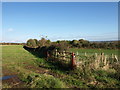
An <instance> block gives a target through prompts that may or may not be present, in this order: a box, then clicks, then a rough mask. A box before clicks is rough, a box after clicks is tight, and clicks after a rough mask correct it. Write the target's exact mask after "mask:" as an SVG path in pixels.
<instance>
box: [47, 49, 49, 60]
mask: <svg viewBox="0 0 120 90" xmlns="http://www.w3.org/2000/svg"><path fill="white" fill-rule="evenodd" d="M49 56H50V55H49V52H48V51H47V60H48V58H49Z"/></svg>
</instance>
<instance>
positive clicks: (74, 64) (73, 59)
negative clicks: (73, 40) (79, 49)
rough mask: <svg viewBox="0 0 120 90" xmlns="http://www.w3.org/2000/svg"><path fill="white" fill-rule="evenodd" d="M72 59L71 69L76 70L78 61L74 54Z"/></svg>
mask: <svg viewBox="0 0 120 90" xmlns="http://www.w3.org/2000/svg"><path fill="white" fill-rule="evenodd" d="M71 56H72V58H71V68H72V69H74V68H75V67H76V60H75V54H74V53H72V55H71Z"/></svg>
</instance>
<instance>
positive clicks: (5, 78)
mask: <svg viewBox="0 0 120 90" xmlns="http://www.w3.org/2000/svg"><path fill="white" fill-rule="evenodd" d="M12 77H16V75H9V76H4V77H0V80H7V79H10V78H12Z"/></svg>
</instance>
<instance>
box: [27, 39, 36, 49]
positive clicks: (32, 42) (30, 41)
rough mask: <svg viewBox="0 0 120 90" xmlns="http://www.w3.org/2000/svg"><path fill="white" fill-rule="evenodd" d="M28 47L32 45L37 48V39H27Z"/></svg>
mask: <svg viewBox="0 0 120 90" xmlns="http://www.w3.org/2000/svg"><path fill="white" fill-rule="evenodd" d="M26 45H27V46H28V47H32V48H36V47H37V44H36V40H35V39H29V40H28V41H27V44H26Z"/></svg>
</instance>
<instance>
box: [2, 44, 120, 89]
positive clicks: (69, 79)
mask: <svg viewBox="0 0 120 90" xmlns="http://www.w3.org/2000/svg"><path fill="white" fill-rule="evenodd" d="M71 50H72V51H75V52H76V51H79V52H92V53H95V52H101V50H97V49H95V50H94V49H92V50H91V49H79V50H78V49H71ZM102 51H104V52H105V53H107V54H111V53H113V54H117V51H116V50H102ZM2 67H3V77H4V76H9V75H15V77H13V78H11V79H8V80H3V88H16V87H19V88H21V87H25V88H26V87H28V88H112V87H113V88H120V80H119V74H118V72H117V71H116V70H114V69H110V70H107V71H104V70H94V71H90V70H89V69H88V68H87V67H84V68H82V69H81V68H80V69H79V68H78V69H75V70H66V69H64V67H60V64H59V63H57V62H53V61H49V60H48V61H47V60H45V59H44V58H39V57H36V56H34V55H33V54H31V53H30V52H28V51H26V50H25V49H24V48H23V46H21V45H11V46H10V45H9V46H7V45H6V46H2Z"/></svg>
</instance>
